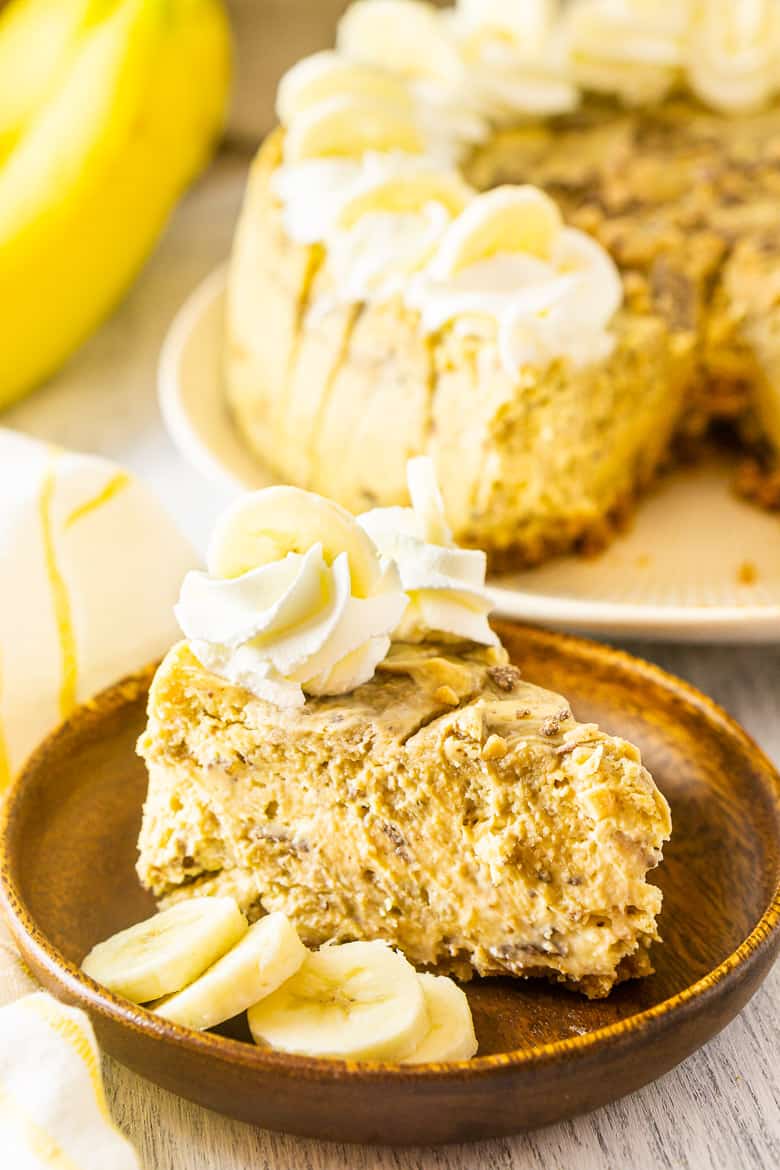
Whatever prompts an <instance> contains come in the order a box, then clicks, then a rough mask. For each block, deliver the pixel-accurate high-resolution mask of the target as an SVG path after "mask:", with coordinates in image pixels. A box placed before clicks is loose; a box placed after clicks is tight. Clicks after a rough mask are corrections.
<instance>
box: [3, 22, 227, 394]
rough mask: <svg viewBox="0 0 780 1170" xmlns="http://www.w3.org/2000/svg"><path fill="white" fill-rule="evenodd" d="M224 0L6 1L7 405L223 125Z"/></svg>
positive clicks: (115, 287) (120, 271) (44, 371)
mask: <svg viewBox="0 0 780 1170" xmlns="http://www.w3.org/2000/svg"><path fill="white" fill-rule="evenodd" d="M229 76H230V38H229V31H228V23H227V18H226V15H225V11H224V8H223V6H222V3H221V0H12V2H11V4H10V5H8V7H6V8H4V9H3V12H2V14H0V408H1V407H3V406H6V405H8V403H10V402H12V401H13V400H14V399H15V398H18V397H19V396H20V395H22V394H24V393H25V392H26V391H27V390H30V389H32V388H33V387H34V386H35V385H36V384H37V383H39V382H40V381H42V380H43V379H44V378H46V377H47V376H48V375H49V374H51V373H53V372H54V371H55V370H56V369H57V368H58V367H59V366H60V365H61V364H62V363H63V361H64V360H65V359H66V358H67V357H68V356H69V355H70V354H71V352H72V351H73V350H74V349H76V347H77V346H78V345H79V344H80V343H81V342H82V341H83V340H85V339H86V337H87V336H88V335H89V334H90V333H91V331H92V330H93V329H94V328H95V326H96V325H97V324H98V323H99V322H100V320H101V319H102V318H103V317H104V316H105V315H106V313H108V311H109V310H110V309H111V308H112V307H113V306H114V304H115V303H116V302H117V300H118V299H119V298H120V297H121V295H122V293H123V292H124V291H125V289H126V288H127V286H128V285H129V283H130V281H131V280H132V278H133V276H134V275H135V274H136V272H137V271H138V269H139V268H140V266H141V264H142V263H143V261H144V260H145V258H146V256H147V255H148V253H149V251H150V250H151V248H152V246H153V244H154V242H155V240H156V239H157V237H158V235H159V234H160V232H161V231H162V228H163V226H164V225H165V222H166V219H167V217H168V215H169V213H170V211H171V209H172V208H173V206H174V204H175V202H176V200H177V199H178V197H179V196H180V195H181V193H182V191H183V189H184V188H185V187H186V185H187V184H188V183H189V182H190V180H191V179H192V178H193V177H194V176H195V175H196V174H197V173H198V171H199V170H200V169H201V168H202V167H203V166H204V165H205V163H206V161H207V160H208V158H209V156H210V153H211V150H212V148H213V145H214V143H215V141H216V138H217V136H218V134H219V132H220V130H221V127H222V121H223V116H224V110H225V103H226V95H227V88H228V81H229Z"/></svg>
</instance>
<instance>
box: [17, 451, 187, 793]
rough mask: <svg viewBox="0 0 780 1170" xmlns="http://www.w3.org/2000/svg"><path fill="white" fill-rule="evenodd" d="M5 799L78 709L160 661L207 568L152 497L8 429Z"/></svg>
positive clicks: (90, 459) (106, 468)
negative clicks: (184, 582) (196, 571)
mask: <svg viewBox="0 0 780 1170" xmlns="http://www.w3.org/2000/svg"><path fill="white" fill-rule="evenodd" d="M0 468H2V479H3V483H4V485H5V492H4V495H3V505H2V507H0V563H2V574H1V579H2V587H0V596H1V597H2V605H0V791H2V789H3V787H4V786H5V784H6V783H7V782H8V780H9V779H10V778H11V777H12V776H14V775H15V773H16V772H17V771H18V770H19V768H20V767H21V765H22V764H23V763H24V761H25V759H26V757H27V756H28V755H29V753H30V752H31V751H32V750H33V749H34V748H35V747H36V746H37V744H38V743H39V742H40V741H41V740H42V739H43V738H44V736H45V735H46V734H47V733H48V732H49V731H51V730H52V729H53V728H54V727H55V726H56V725H57V724H58V723H59V722H60V721H61V720H62V719H65V718H67V717H68V716H69V715H70V714H71V713H72V711H73V709H74V707H75V706H76V705H77V704H78V703H81V702H84V701H86V700H87V699H90V698H92V697H93V695H95V694H96V693H97V692H98V691H100V690H102V689H103V688H104V687H107V686H109V685H110V684H111V683H114V682H116V681H117V680H118V679H120V678H122V677H123V675H126V674H130V673H132V672H133V671H134V670H140V669H141V668H142V667H144V666H147V665H148V664H149V663H151V662H153V661H154V660H155V659H156V658H158V657H159V656H160V655H161V654H163V653H164V651H165V650H166V649H167V647H168V646H169V645H170V643H171V640H172V638H174V637H175V634H176V624H175V622H174V620H173V605H174V602H175V600H176V595H177V592H178V587H179V582H180V581H181V578H182V575H183V574H184V573H185V572H186V570H187V569H190V568H192V566H193V565H195V564H197V561H198V558H197V556H196V554H195V552H194V551H193V549H192V548H191V547H190V545H189V544H188V542H187V541H186V540H185V539H184V537H182V536H180V534H179V533H178V532H177V530H176V528H175V527H174V525H173V523H172V522H171V521H170V520H169V519H168V517H167V515H166V514H165V513H164V512H163V510H162V508H161V507H160V506H159V504H158V503H157V502H156V500H155V499H154V497H153V496H152V495H151V493H150V492H148V491H147V490H146V488H144V487H143V485H142V484H140V483H138V481H137V480H135V479H134V478H133V477H132V476H131V475H130V474H129V473H128V472H126V471H125V470H123V469H122V468H121V467H118V466H117V465H116V464H114V463H110V462H108V461H107V460H105V459H99V458H96V457H95V456H92V455H79V454H75V453H73V452H69V451H62V450H60V449H57V448H54V447H49V446H47V445H46V444H45V443H40V442H37V441H36V440H33V439H30V438H27V437H26V436H24V435H20V434H16V433H15V432H13V431H9V430H0Z"/></svg>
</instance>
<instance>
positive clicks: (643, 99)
mask: <svg viewBox="0 0 780 1170" xmlns="http://www.w3.org/2000/svg"><path fill="white" fill-rule="evenodd" d="M691 4H692V0H675V2H674V3H663V2H662V0H576V2H575V3H573V4H572V5H571V6H570V8H569V10H568V13H567V14H566V15H565V16H564V18H563V19H564V22H565V27H566V35H567V37H568V41H569V52H570V55H571V68H572V77H573V80H574V81H575V82H577V83H578V84H579V85H581V86H583V87H584V88H585V89H592V90H596V91H597V92H599V93H608V94H616V95H618V96H619V97H621V98H622V99H623V100H624V101H625V102H626V103H628V104H630V105H642V104H644V103H652V102H657V101H660V100H661V98H663V97H665V96H666V94H668V93H669V92H670V91H671V90H672V89H673V88H674V86H675V84H676V83H677V82H678V81H679V80H681V79H682V75H683V74H682V67H683V63H684V60H685V56H686V45H687V37H688V31H689V28H690V23H691Z"/></svg>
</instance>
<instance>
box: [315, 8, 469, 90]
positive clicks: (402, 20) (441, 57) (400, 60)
mask: <svg viewBox="0 0 780 1170" xmlns="http://www.w3.org/2000/svg"><path fill="white" fill-rule="evenodd" d="M337 44H338V47H339V49H340V50H341V51H342V53H344V54H346V56H348V57H352V58H353V59H354V60H355V61H364V62H366V63H367V64H369V65H380V66H384V68H385V69H392V70H394V71H395V72H397V73H401V74H403V75H404V76H405V77H411V78H425V77H438V78H444V79H452V78H454V77H456V76H457V75H458V73H459V71H460V68H461V62H460V58H459V56H458V51H457V48H456V46H455V43H454V41H453V40H452V39H451V38H449V37H448V36H447V33H446V26H445V23H444V21H443V20H442V17H441V15H440V14H439V13H437V12H436V10H435V9H434V8H432V6H431V5H430V4H423V3H420V2H419V0H371V3H370V4H353V5H351V7H350V8H348V9H347V12H346V14H345V15H344V16H343V17H342V18H341V22H340V24H339V29H338V39H337Z"/></svg>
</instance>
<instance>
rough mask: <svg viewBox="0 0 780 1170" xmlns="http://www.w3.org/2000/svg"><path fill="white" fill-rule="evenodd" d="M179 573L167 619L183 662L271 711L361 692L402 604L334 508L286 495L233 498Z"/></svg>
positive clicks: (297, 493) (353, 526)
mask: <svg viewBox="0 0 780 1170" xmlns="http://www.w3.org/2000/svg"><path fill="white" fill-rule="evenodd" d="M208 570H209V571H208V573H189V574H188V575H187V577H186V578H185V580H184V584H183V586H182V591H181V597H180V599H179V604H178V606H177V607H176V616H177V618H178V621H179V624H180V626H181V628H182V631H183V633H184V635H185V637H186V638H187V639H188V640H189V643H190V647H191V649H192V652H193V653H194V654H195V657H196V658H197V659H198V660H199V661H200V662H201V663H202V665H203V666H205V667H206V669H207V670H212V671H213V672H214V673H215V674H219V675H220V676H221V677H223V678H225V679H227V680H228V681H229V682H232V683H235V684H236V685H237V686H242V687H245V688H246V689H247V690H249V691H251V692H252V693H253V694H254V695H256V696H257V697H258V698H260V699H265V700H267V701H269V702H271V703H275V704H276V705H278V706H281V707H297V706H302V705H303V703H304V702H305V696H306V694H310V695H337V694H343V693H345V692H347V691H351V690H354V688H355V687H358V686H360V685H361V684H362V683H364V682H367V681H368V680H369V679H370V678H371V677H372V676H373V674H374V670H375V668H376V666H377V664H378V663H379V662H380V661H381V660H382V659H383V658H384V657H385V655H386V654H387V651H388V649H389V646H390V633H391V631H392V630H393V629H395V627H396V626H397V624H398V622H399V621H400V619H401V616H402V614H403V611H404V609H405V608H406V605H407V599H406V596H405V594H404V593H403V592H402V590H401V587H400V583H399V579H398V574H397V571H396V569H395V567H394V566H393V565H383V564H382V563H381V562H380V558H379V554H378V553H377V551H376V549H375V548H374V546H373V544H372V543H371V541H370V540H369V539H368V537H367V536H366V534H365V533H364V532H363V531H362V529H361V528H360V527H359V525H358V524H357V522H356V520H355V519H354V517H352V516H351V515H350V514H349V513H348V512H346V511H345V510H344V509H343V508H341V507H339V506H338V505H337V504H334V503H332V502H331V501H329V500H325V499H323V498H322V497H321V496H317V495H314V494H313V493H311V492H306V491H303V490H301V489H299V488H293V487H273V488H266V489H265V490H263V491H259V492H254V493H251V494H250V495H248V496H245V497H242V499H240V500H239V501H238V503H237V504H235V505H234V506H233V507H232V508H230V509H229V510H228V511H227V513H226V514H225V515H224V517H223V518H222V519H221V521H220V522H219V524H218V525H217V528H216V530H215V533H214V536H213V538H212V541H211V545H210V548H209V555H208Z"/></svg>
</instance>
